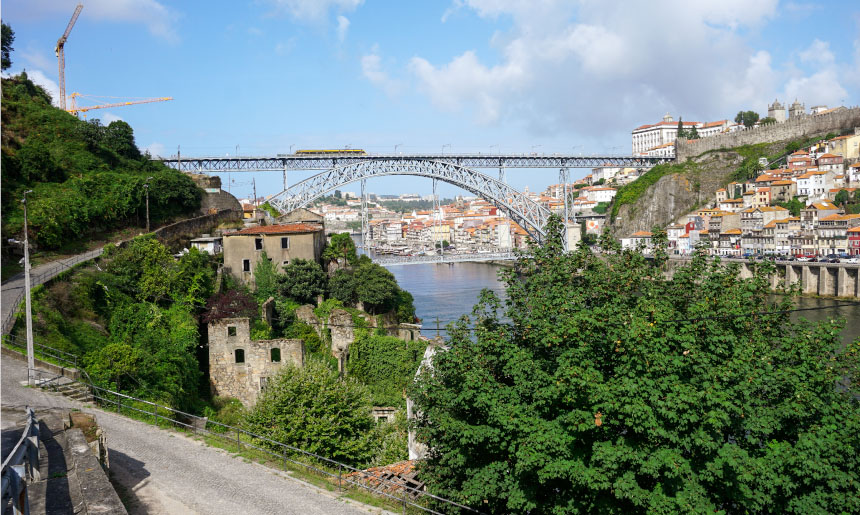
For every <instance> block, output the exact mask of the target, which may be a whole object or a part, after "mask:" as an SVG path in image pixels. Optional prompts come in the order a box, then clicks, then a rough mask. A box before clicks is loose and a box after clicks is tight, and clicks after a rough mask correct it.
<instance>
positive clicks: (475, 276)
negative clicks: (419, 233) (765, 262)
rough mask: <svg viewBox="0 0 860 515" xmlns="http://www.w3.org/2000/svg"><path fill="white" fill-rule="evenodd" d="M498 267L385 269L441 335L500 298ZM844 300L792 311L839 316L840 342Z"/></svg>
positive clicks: (856, 312)
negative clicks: (484, 295)
mask: <svg viewBox="0 0 860 515" xmlns="http://www.w3.org/2000/svg"><path fill="white" fill-rule="evenodd" d="M501 269H502V267H500V266H498V265H492V264H488V263H453V264H421V265H401V266H391V267H388V270H390V271H391V273H393V274H394V277H396V278H397V283H398V284H399V285H400V287H401V288H403V289H405V290H407V291H408V292H409V293H411V294H412V296H413V297H414V298H415V311H416V315H417V316H418V318H420V319H421V320H422V324H423V326H424V328H423V329H422V334H424V335H425V336H429V337H433V336H435V335H436V334H437V333H436V331H435V329H436V327H437V325H436V321H437V319H438V320H439V327H441V329H443V330H442V331H441V333H442V335H443V336H444V335H445V333H444V328H445V325H446V324H447V323H448V322H451V321H454V320H456V319H458V318H459V317H460V316H461V315H465V314H471V312H472V306H474V305H475V303H476V302H477V300H478V293H479V292H480V291H481V290H482V289H483V288H489V289H491V290H493V291H494V292H496V294H498V295H499V296H500V297H502V298H504V285H503V284H502V283H500V282H499V281H498V273H499V270H501ZM845 304H851V303H849V302H846V301H838V300H833V299H821V298H810V297H801V298H798V299H797V300H796V305H797V307H798V308H801V309H807V308H823V309H821V310H815V311H801V312H797V313H794V314H792V317H793V318H795V319H798V318H800V317H803V318H806V319H807V320H811V321H814V322H817V321H821V320H827V319H828V318H838V317H842V318H844V319H845V324H846V325H845V329H843V331H842V340H843V342H846V343H847V342H848V341H851V340H853V339H855V338H857V337H858V336H860V303H853V305H847V306H846V305H845Z"/></svg>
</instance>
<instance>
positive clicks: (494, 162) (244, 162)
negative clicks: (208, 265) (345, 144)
mask: <svg viewBox="0 0 860 515" xmlns="http://www.w3.org/2000/svg"><path fill="white" fill-rule="evenodd" d="M157 160H158V161H161V162H163V163H164V164H165V165H167V166H169V167H171V168H174V169H176V170H179V171H182V172H198V173H199V172H210V173H212V172H265V171H287V170H328V169H331V168H337V167H341V166H348V165H353V164H359V163H366V162H376V161H385V162H388V163H392V164H395V163H408V162H415V161H429V162H437V161H441V162H446V163H451V164H453V165H457V166H461V167H466V168H494V169H498V170H499V175H500V176H501V177H504V170H505V169H506V168H600V167H625V168H650V167H652V166H654V165H657V164H660V163H665V162H669V161H672V160H674V158H670V157H652V156H613V155H607V156H576V155H571V154H531V155H526V154H502V155H488V154H426V155H422V154H416V155H400V154H365V155H348V154H344V155H334V156H329V155H295V154H289V155H279V156H271V157H265V156H264V157H189V158H175V157H172V158H159V159H157Z"/></svg>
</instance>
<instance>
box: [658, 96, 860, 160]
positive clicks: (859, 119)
mask: <svg viewBox="0 0 860 515" xmlns="http://www.w3.org/2000/svg"><path fill="white" fill-rule="evenodd" d="M852 127H860V107H852V108H850V109H841V110H839V111H834V112H830V113H826V114H817V115H807V116H802V117H799V118H792V119H789V120H788V121H785V122H783V123H775V124H773V125H766V126H762V127H758V128H757V129H749V130H745V131H740V132H733V133H730V134H721V135H719V136H711V137H708V138H702V139H698V140H693V141H676V142H675V154H676V155H677V159H678V161H685V160H687V159H689V158H691V157H695V156H698V155H699V154H701V153H703V152H707V151H709V150H719V149H721V148H727V149H728V148H734V147H740V146H742V145H755V144H758V143H771V142H774V141H787V140H794V139H800V138H805V137H808V136H812V135H814V134H822V133H827V132H831V131H838V130H842V129H850V128H852Z"/></svg>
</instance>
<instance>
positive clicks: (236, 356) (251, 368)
mask: <svg viewBox="0 0 860 515" xmlns="http://www.w3.org/2000/svg"><path fill="white" fill-rule="evenodd" d="M304 360H305V346H304V342H303V341H302V340H295V339H284V338H280V339H274V340H252V339H251V321H250V320H249V319H248V318H247V317H243V318H222V319H220V320H214V321H212V322H210V323H209V386H210V388H211V390H212V395H213V396H214V395H218V396H223V397H235V398H236V399H239V400H240V401H242V404H244V405H245V406H246V407H251V406H253V405H254V404H255V403H256V402H257V396H258V395H259V394H260V392H261V391H262V390H264V389H265V388H266V383H267V381H268V380H269V379H270V378H272V377H274V376H275V375H277V374H278V372H280V371H281V368H282V367H283V366H284V364H285V363H292V364H294V365H296V366H299V367H301V366H304Z"/></svg>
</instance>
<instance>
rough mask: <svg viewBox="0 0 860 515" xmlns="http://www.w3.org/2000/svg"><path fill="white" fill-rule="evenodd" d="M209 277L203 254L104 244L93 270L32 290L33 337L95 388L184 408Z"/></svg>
mask: <svg viewBox="0 0 860 515" xmlns="http://www.w3.org/2000/svg"><path fill="white" fill-rule="evenodd" d="M214 276H215V272H214V270H213V267H212V263H211V262H210V260H209V256H208V254H205V253H201V252H198V251H197V250H196V249H192V250H191V251H190V252H189V253H187V254H185V255H184V256H182V257H181V258H180V259H179V260H176V259H174V257H173V256H172V255H171V254H170V253H169V252H168V250H167V249H166V248H165V247H164V246H163V245H162V244H161V243H159V242H158V241H157V240H156V239H155V238H154V237H152V236H141V237H138V238H135V239H134V240H132V241H130V242H129V243H128V244H127V245H125V246H124V247H115V246H112V245H109V246H108V247H106V248H105V252H104V254H103V256H102V258H101V262H100V264H99V266H98V267H97V268H95V267H94V268H89V269H84V270H81V271H80V272H77V273H75V274H74V275H73V276H72V278H71V279H73V280H68V281H67V280H59V281H56V282H54V283H53V284H51V286H50V287H48V288H39V289H38V290H36V291H35V293H34V304H33V312H34V316H33V320H34V324H33V325H34V334H35V337H36V340H37V341H39V342H42V343H45V344H46V345H49V346H52V347H56V348H59V349H62V350H64V351H66V352H70V353H73V354H77V355H78V356H81V357H82V358H83V364H84V365H85V369H86V370H87V371H88V372H89V374H90V376H91V377H92V379H93V380H94V381H95V382H96V383H98V384H100V385H102V386H106V387H110V388H116V389H119V390H121V391H123V392H127V393H130V394H133V395H135V396H137V397H142V398H145V399H150V400H155V401H159V402H163V403H166V404H168V405H171V406H176V407H180V408H186V409H187V408H189V407H190V406H192V405H194V404H195V403H197V402H198V399H199V397H200V395H199V390H198V386H199V378H200V368H199V366H198V362H197V356H196V351H197V346H198V344H199V331H198V323H197V320H196V318H195V317H196V315H197V314H198V313H199V312H200V310H201V309H202V307H203V306H204V303H205V302H206V300H207V299H209V298H210V296H211V294H212V288H213V282H214ZM221 304H222V303H220V302H218V303H216V302H212V305H213V306H216V305H217V306H221ZM212 309H213V310H214V308H212ZM255 311H256V307H255ZM15 333H16V334H15V337H17V338H20V337H22V334H23V324H22V323H20V322H19V323H17V324H16V326H15Z"/></svg>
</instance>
